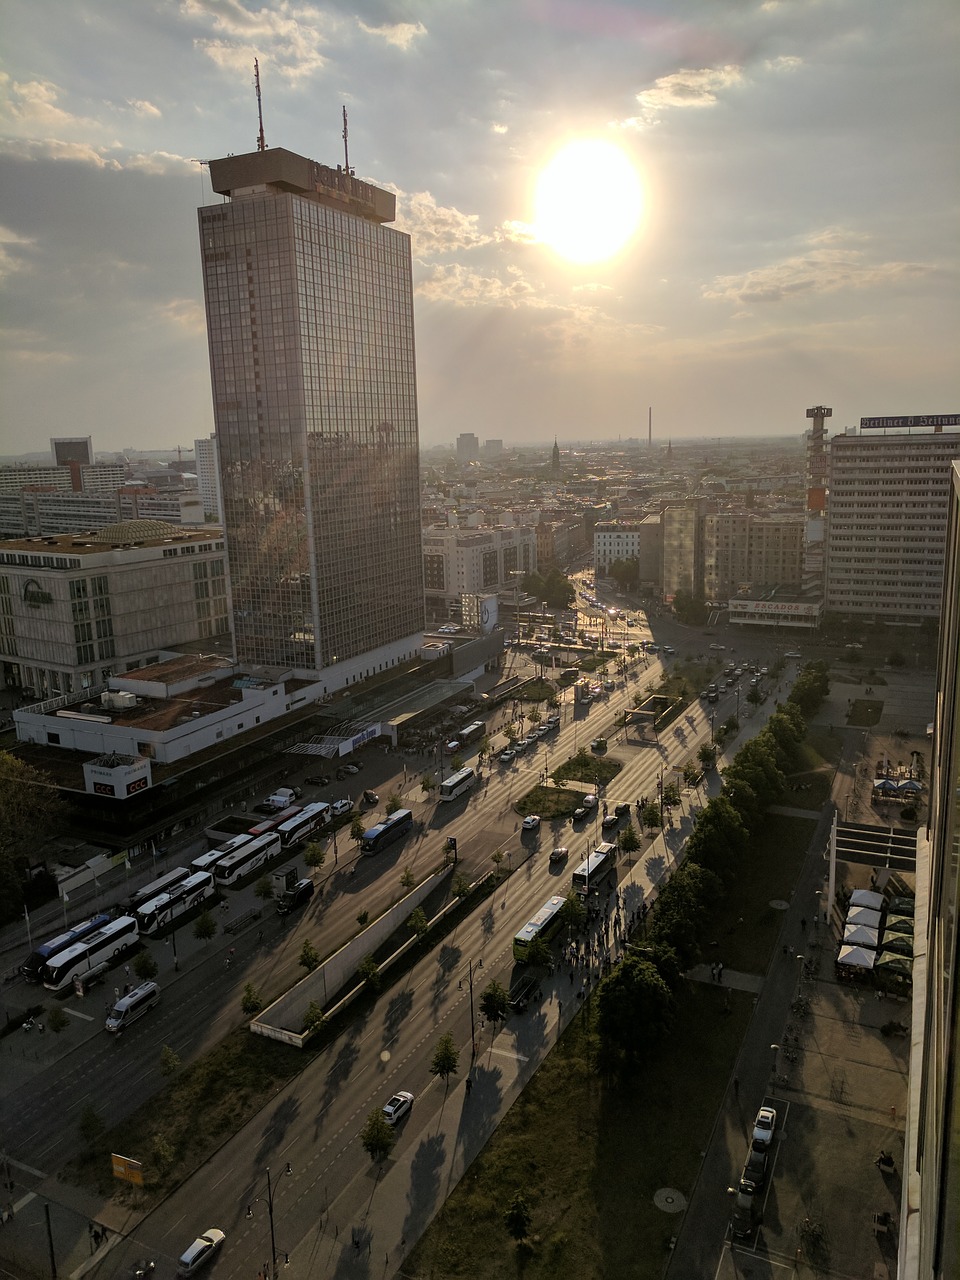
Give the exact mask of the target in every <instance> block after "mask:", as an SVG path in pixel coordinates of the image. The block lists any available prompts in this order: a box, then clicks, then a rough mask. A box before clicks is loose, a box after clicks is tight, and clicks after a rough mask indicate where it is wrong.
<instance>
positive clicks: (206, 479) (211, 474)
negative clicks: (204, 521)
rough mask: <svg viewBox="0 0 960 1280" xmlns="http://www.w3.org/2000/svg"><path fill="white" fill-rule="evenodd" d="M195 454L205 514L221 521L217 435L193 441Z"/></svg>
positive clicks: (198, 485) (198, 483)
mask: <svg viewBox="0 0 960 1280" xmlns="http://www.w3.org/2000/svg"><path fill="white" fill-rule="evenodd" d="M193 454H194V457H195V459H196V465H197V488H198V489H199V490H200V500H201V501H202V502H203V510H204V514H205V515H208V516H211V517H212V518H213V519H214V520H217V521H220V520H221V519H222V518H223V517H222V515H221V503H220V468H219V466H218V465H217V437H216V436H215V435H209V436H206V437H205V438H203V439H200V440H194V442H193Z"/></svg>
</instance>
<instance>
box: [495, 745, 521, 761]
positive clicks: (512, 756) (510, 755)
mask: <svg viewBox="0 0 960 1280" xmlns="http://www.w3.org/2000/svg"><path fill="white" fill-rule="evenodd" d="M497 758H498V759H499V761H500V763H501V764H510V762H511V761H512V760H516V758H517V753H516V752H515V751H511V750H510V748H509V747H508V748H507V749H506V751H501V752H500V755H499V756H498V757H497Z"/></svg>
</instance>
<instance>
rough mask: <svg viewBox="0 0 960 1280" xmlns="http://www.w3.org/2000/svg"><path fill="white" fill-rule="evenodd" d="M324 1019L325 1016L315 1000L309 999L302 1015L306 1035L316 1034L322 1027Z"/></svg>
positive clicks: (325, 1018)
mask: <svg viewBox="0 0 960 1280" xmlns="http://www.w3.org/2000/svg"><path fill="white" fill-rule="evenodd" d="M326 1020H327V1016H326V1014H325V1013H324V1012H323V1010H322V1009H321V1008H320V1006H319V1005H318V1004H317V1002H316V1000H311V1001H310V1003H309V1004H308V1005H307V1008H306V1012H305V1013H304V1015H303V1029H304V1031H306V1032H307V1034H308V1035H311V1036H313V1035H316V1034H317V1032H318V1031H320V1030H321V1029H322V1027H323V1025H324V1023H325V1022H326Z"/></svg>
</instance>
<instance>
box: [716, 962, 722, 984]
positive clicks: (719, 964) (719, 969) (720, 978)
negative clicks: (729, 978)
mask: <svg viewBox="0 0 960 1280" xmlns="http://www.w3.org/2000/svg"><path fill="white" fill-rule="evenodd" d="M717 981H718V982H722V981H723V961H722V960H719V961H718V962H717Z"/></svg>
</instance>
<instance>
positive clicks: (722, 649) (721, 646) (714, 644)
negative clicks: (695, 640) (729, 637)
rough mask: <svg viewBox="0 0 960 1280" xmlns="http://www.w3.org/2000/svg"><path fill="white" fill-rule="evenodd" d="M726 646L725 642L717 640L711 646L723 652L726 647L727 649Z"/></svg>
mask: <svg viewBox="0 0 960 1280" xmlns="http://www.w3.org/2000/svg"><path fill="white" fill-rule="evenodd" d="M726 647H727V646H726V645H725V644H717V643H716V641H714V643H713V644H712V645H711V646H710V648H711V649H716V650H718V652H720V653H722V652H723V651H724V649H726Z"/></svg>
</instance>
